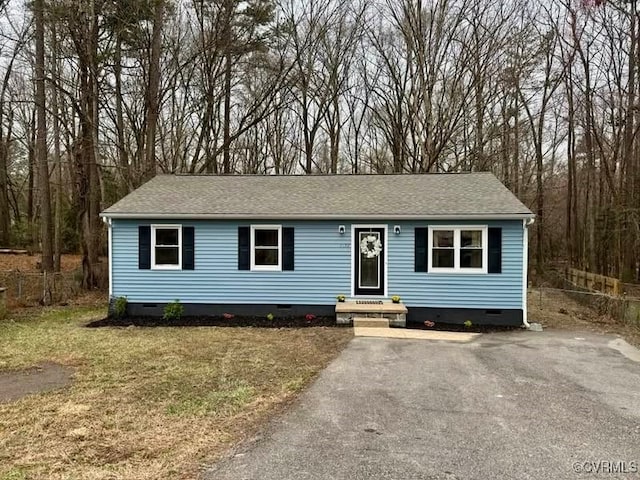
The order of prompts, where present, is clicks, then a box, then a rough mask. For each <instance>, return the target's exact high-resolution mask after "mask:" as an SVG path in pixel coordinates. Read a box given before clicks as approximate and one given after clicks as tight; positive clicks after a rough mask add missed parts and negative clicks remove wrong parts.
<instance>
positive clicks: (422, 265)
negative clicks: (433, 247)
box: [415, 227, 429, 272]
mask: <svg viewBox="0 0 640 480" xmlns="http://www.w3.org/2000/svg"><path fill="white" fill-rule="evenodd" d="M427 232H428V229H427V228H426V227H416V229H415V271H416V272H426V271H427V270H428V268H429V267H428V265H429V263H428V262H427V252H428V251H429V249H428V248H427V238H428V235H427Z"/></svg>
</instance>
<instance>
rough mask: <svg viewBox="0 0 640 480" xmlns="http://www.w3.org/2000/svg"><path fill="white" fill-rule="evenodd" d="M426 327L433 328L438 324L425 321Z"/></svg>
mask: <svg viewBox="0 0 640 480" xmlns="http://www.w3.org/2000/svg"><path fill="white" fill-rule="evenodd" d="M424 326H425V327H427V328H432V327H435V326H436V322H432V321H431V320H425V321H424Z"/></svg>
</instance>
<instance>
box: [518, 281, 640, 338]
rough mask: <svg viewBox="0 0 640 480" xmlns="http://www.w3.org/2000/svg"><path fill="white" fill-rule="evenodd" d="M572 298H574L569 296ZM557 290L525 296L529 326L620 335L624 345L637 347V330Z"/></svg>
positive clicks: (534, 290) (639, 330)
mask: <svg viewBox="0 0 640 480" xmlns="http://www.w3.org/2000/svg"><path fill="white" fill-rule="evenodd" d="M572 295H574V296H572ZM572 295H568V294H567V293H565V292H563V291H562V290H559V289H552V288H532V289H530V290H529V296H528V302H527V304H528V308H529V312H528V316H529V322H535V323H539V324H541V325H542V326H543V327H544V328H548V329H556V330H573V331H578V330H581V331H588V332H595V333H604V334H607V335H620V336H622V337H623V338H624V339H625V340H627V342H629V343H631V344H633V345H636V346H640V328H638V327H637V326H635V325H632V324H625V323H622V322H619V321H617V320H616V319H615V318H613V317H611V316H610V315H601V314H599V313H598V312H597V311H596V310H594V309H593V308H590V307H589V306H587V305H586V304H585V303H586V302H585V303H582V302H580V301H579V300H578V299H577V298H576V296H578V295H579V293H575V292H574V293H573V294H572Z"/></svg>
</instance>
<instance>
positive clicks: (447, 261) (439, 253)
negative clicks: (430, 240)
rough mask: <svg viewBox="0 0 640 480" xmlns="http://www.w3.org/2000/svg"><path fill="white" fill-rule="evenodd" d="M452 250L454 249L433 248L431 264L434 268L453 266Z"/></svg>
mask: <svg viewBox="0 0 640 480" xmlns="http://www.w3.org/2000/svg"><path fill="white" fill-rule="evenodd" d="M453 252H454V250H438V249H435V248H434V249H433V258H432V265H431V266H432V267H434V268H453Z"/></svg>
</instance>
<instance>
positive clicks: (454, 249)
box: [428, 225, 489, 273]
mask: <svg viewBox="0 0 640 480" xmlns="http://www.w3.org/2000/svg"><path fill="white" fill-rule="evenodd" d="M487 242H488V228H487V226H486V225H481V226H476V225H474V226H464V227H461V226H437V227H429V239H428V245H429V268H428V270H429V272H434V273H487V264H488V251H489V250H488V248H487V246H488V243H487Z"/></svg>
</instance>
